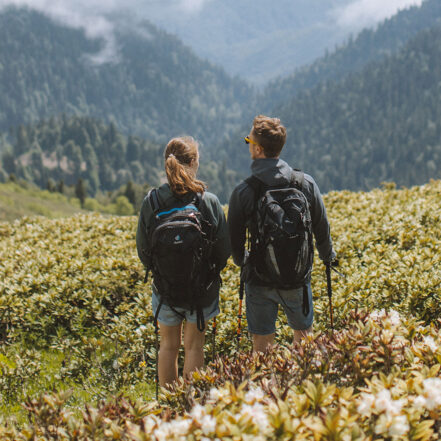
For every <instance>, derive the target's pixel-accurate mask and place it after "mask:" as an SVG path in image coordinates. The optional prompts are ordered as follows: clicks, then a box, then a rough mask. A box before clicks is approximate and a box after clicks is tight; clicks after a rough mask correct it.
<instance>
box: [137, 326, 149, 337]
mask: <svg viewBox="0 0 441 441" xmlns="http://www.w3.org/2000/svg"><path fill="white" fill-rule="evenodd" d="M146 329H147V326H145V325H141V326H140V327H139V328H137V329H135V332H136V333H137V334H138V335H139V336H141V335H142V334H143V333H144V331H145V330H146Z"/></svg>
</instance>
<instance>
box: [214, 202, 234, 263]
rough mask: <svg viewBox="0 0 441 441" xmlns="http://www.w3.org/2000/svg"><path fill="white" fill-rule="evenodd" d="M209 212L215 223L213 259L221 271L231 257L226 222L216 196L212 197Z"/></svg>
mask: <svg viewBox="0 0 441 441" xmlns="http://www.w3.org/2000/svg"><path fill="white" fill-rule="evenodd" d="M213 199H214V200H213V202H212V205H211V210H212V212H213V216H214V219H215V222H216V234H215V244H214V247H213V259H214V263H215V265H216V268H217V269H218V270H219V271H221V270H222V269H223V268H224V267H225V265H226V264H227V260H228V258H229V257H230V255H231V249H230V240H229V237H228V227H227V221H226V219H225V214H224V211H223V209H222V205H221V204H220V202H219V199H218V198H217V197H216V196H213Z"/></svg>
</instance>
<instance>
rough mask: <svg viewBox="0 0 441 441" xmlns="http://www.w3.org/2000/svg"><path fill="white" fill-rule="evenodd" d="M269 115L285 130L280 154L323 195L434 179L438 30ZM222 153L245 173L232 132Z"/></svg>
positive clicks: (438, 146)
mask: <svg viewBox="0 0 441 441" xmlns="http://www.w3.org/2000/svg"><path fill="white" fill-rule="evenodd" d="M272 114H273V115H277V116H278V117H280V118H281V120H282V122H283V123H284V124H285V125H286V127H287V128H288V139H287V144H286V147H285V149H284V152H283V155H282V157H284V158H285V159H287V160H288V161H289V162H290V163H291V164H292V165H293V166H296V167H299V168H302V169H303V170H305V171H307V172H309V173H311V174H312V175H313V176H314V177H315V178H316V179H317V181H318V183H319V184H320V187H321V188H322V190H324V191H328V190H331V189H344V188H345V189H352V190H359V189H367V188H373V187H375V186H377V185H379V184H380V183H381V182H382V181H394V182H396V183H397V184H398V185H406V186H408V185H416V184H422V183H424V182H427V181H428V180H429V179H430V178H437V177H439V176H440V169H441V27H435V28H433V29H432V30H428V31H423V32H422V33H420V34H419V35H417V37H415V38H414V39H413V40H411V41H410V42H409V43H408V44H407V45H406V46H405V47H404V48H403V49H402V50H400V51H399V52H398V53H397V54H396V55H393V56H389V57H386V58H385V59H383V60H382V61H379V62H375V63H372V64H370V65H368V66H367V67H366V68H364V69H363V70H362V71H361V72H360V73H354V74H351V75H349V76H347V77H346V78H345V79H344V80H342V81H340V82H324V83H321V84H320V85H319V86H317V87H315V88H314V89H311V90H307V91H303V92H302V93H299V94H298V95H297V97H295V98H294V99H292V100H291V101H290V102H288V103H287V104H284V105H283V106H281V107H278V108H276V109H274V110H273V112H272ZM250 125H251V121H250ZM248 130H249V127H247V128H246V129H244V130H243V131H246V133H248ZM246 133H245V134H246ZM242 135H243V133H242ZM225 148H226V149H228V155H229V162H228V165H229V166H230V167H235V169H236V170H240V171H241V173H243V174H245V173H247V171H248V164H249V157H248V151H247V149H246V147H245V145H243V139H242V138H240V137H239V135H237V136H236V138H235V139H234V140H233V141H230V142H227V143H226V144H225Z"/></svg>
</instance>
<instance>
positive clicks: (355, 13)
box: [0, 0, 422, 33]
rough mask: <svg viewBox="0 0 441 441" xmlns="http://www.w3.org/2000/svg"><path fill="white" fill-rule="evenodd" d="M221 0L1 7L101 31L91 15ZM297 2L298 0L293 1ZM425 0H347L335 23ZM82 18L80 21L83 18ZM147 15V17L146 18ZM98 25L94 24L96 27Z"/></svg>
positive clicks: (197, 6)
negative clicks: (28, 10)
mask: <svg viewBox="0 0 441 441" xmlns="http://www.w3.org/2000/svg"><path fill="white" fill-rule="evenodd" d="M209 1H211V2H219V3H220V4H221V2H222V0H0V8H2V7H5V6H8V5H12V4H13V5H19V6H23V5H27V6H30V7H33V8H35V9H38V10H40V11H43V12H46V13H48V14H49V15H51V16H52V17H55V18H57V19H59V20H61V21H62V22H63V23H67V24H71V25H72V26H84V27H86V28H90V29H89V30H90V32H92V33H94V32H101V27H102V26H104V24H103V21H100V22H99V24H98V26H97V27H96V29H95V31H93V30H92V29H91V28H92V26H90V22H91V20H90V19H91V18H93V19H96V18H97V17H101V16H102V15H103V14H105V13H108V12H115V11H119V10H125V11H131V12H133V13H135V14H137V15H138V14H139V12H140V10H141V9H142V10H144V11H145V10H146V6H148V4H149V3H151V4H154V5H155V6H156V7H157V6H158V4H162V5H164V13H166V11H167V10H168V8H170V7H173V8H176V9H179V10H182V11H183V12H185V13H190V14H191V13H198V12H200V11H201V9H202V7H203V5H204V3H207V2H209ZM293 1H295V0H293ZM421 3H422V0H352V1H351V0H348V5H347V6H345V7H343V8H339V9H337V10H335V12H334V15H335V18H336V22H337V24H338V25H340V26H348V27H354V26H357V27H360V24H362V25H363V26H364V25H371V24H374V23H376V22H378V21H381V20H383V19H385V18H388V17H390V16H392V15H393V14H395V13H396V12H397V11H398V10H399V9H403V8H405V7H407V6H410V5H420V4H421ZM80 18H81V20H80ZM146 18H148V17H146ZM94 27H95V26H94Z"/></svg>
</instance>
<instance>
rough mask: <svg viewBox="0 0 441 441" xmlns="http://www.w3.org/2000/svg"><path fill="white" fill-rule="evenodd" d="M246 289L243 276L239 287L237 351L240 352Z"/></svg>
mask: <svg viewBox="0 0 441 441" xmlns="http://www.w3.org/2000/svg"><path fill="white" fill-rule="evenodd" d="M244 291H245V286H244V282H243V280H242V278H241V280H240V287H239V313H238V314H237V352H239V345H240V338H241V336H242V302H243V294H244Z"/></svg>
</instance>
